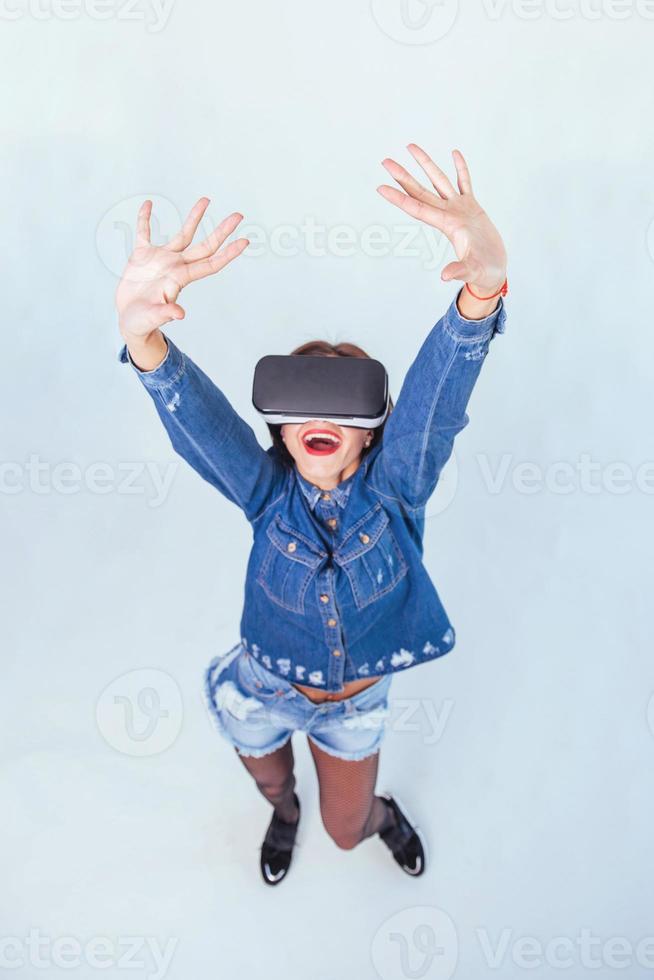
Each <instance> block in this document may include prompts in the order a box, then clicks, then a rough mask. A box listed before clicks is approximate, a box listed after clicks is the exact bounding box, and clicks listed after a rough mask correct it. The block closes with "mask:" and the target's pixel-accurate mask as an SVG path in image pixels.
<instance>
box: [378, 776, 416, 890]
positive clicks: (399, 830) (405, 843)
mask: <svg viewBox="0 0 654 980" xmlns="http://www.w3.org/2000/svg"><path fill="white" fill-rule="evenodd" d="M384 800H385V801H386V804H387V806H388V807H389V809H390V810H391V812H392V814H393V816H394V818H395V823H394V824H393V826H392V827H389V828H388V830H382V831H381V833H380V834H379V836H380V837H381V839H382V840H383V842H384V844H386V846H387V847H388V848H389V849H390V851H391V853H392V854H393V857H394V858H395V860H396V861H397V863H398V864H399V866H400V867H401V868H402V871H406V873H407V874H408V875H412V876H413V877H414V878H417V877H418V875H421V874H422V873H423V871H424V870H425V864H426V859H425V848H424V846H423V843H422V841H421V839H420V837H419V836H418V833H417V830H416V828H415V827H412V826H411V824H410V823H409V821H408V820H407V818H406V817H405V816H404V814H403V813H402V811H401V810H400V808H399V806H398V805H397V802H396V801H395V800H394V799H393V797H392V796H390V795H389V794H388V793H386V794H384Z"/></svg>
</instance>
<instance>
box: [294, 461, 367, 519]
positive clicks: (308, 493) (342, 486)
mask: <svg viewBox="0 0 654 980" xmlns="http://www.w3.org/2000/svg"><path fill="white" fill-rule="evenodd" d="M352 475H354V474H352ZM295 476H296V479H297V482H298V483H299V485H300V489H301V490H302V493H303V494H304V496H305V497H306V499H307V500H308V502H309V507H310V508H311V510H314V509H315V506H316V504H317V503H318V501H319V500H320V497H321V495H322V494H323V493H328V494H329V495H330V497H331V498H332V500H335V501H336V503H337V504H338V506H339V507H341V508H343V507H345V505H346V503H347V501H348V497H349V496H350V491H351V489H352V477H351V476H350V477H348V478H347V480H344V481H343V482H342V483H339V484H338V486H336V487H334V488H333V490H321V488H320V487H317V486H316V485H315V484H314V483H309V481H308V480H305V479H304V477H303V476H301V475H300V473H298V471H297V468H296V470H295Z"/></svg>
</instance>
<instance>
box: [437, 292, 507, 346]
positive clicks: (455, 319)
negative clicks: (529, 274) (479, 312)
mask: <svg viewBox="0 0 654 980" xmlns="http://www.w3.org/2000/svg"><path fill="white" fill-rule="evenodd" d="M457 298H458V297H457ZM444 327H445V329H446V330H447V332H448V333H449V334H450V336H452V337H453V338H454V339H455V340H460V341H479V340H486V339H487V338H489V337H492V336H493V335H494V334H496V333H504V331H505V328H506V309H505V306H504V300H503V298H502V297H501V296H500V298H499V303H498V306H497V309H496V310H493V312H492V313H490V314H489V315H488V316H486V317H484V319H483V320H468V319H467V318H466V317H464V316H461V314H460V313H459V308H458V306H457V305H456V299H455V300H453V301H452V303H451V305H450V307H449V309H448V311H447V313H446V314H445V320H444Z"/></svg>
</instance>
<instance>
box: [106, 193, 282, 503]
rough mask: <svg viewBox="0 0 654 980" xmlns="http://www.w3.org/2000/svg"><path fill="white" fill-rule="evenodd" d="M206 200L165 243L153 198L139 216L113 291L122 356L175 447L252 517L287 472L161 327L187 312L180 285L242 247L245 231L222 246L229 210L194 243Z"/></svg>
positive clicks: (215, 268) (232, 224)
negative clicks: (153, 234)
mask: <svg viewBox="0 0 654 980" xmlns="http://www.w3.org/2000/svg"><path fill="white" fill-rule="evenodd" d="M208 204H209V201H208V199H207V198H202V199H201V200H200V201H198V203H197V204H196V205H195V207H194V208H193V209H192V211H191V213H190V214H189V216H188V218H187V220H186V222H185V223H184V226H183V228H182V229H181V231H180V232H179V234H177V235H176V236H175V237H174V238H173V239H172V240H171V241H170V242H168V244H167V245H161V246H154V245H152V244H151V242H150V214H151V211H152V203H151V202H150V201H146V202H145V203H144V204H143V206H142V207H141V210H140V211H139V216H138V226H137V239H136V248H135V250H134V252H133V254H132V256H131V257H130V260H129V262H128V264H127V268H126V269H125V272H124V274H123V278H122V279H121V282H120V284H119V286H118V291H117V293H116V307H117V310H118V318H119V325H120V332H121V334H122V336H123V339H124V340H125V347H124V348H123V350H122V351H121V355H120V357H121V360H122V361H125V362H126V361H130V362H131V363H132V365H133V367H134V369H135V371H136V373H137V375H138V377H139V378H140V380H141V382H142V383H143V385H144V387H145V388H146V390H147V391H148V392H149V394H150V395H151V397H152V399H153V401H154V404H155V407H156V409H157V412H158V414H159V417H160V418H161V421H162V422H163V424H164V426H165V428H166V431H167V432H168V435H169V436H170V440H171V442H172V445H173V448H174V449H175V451H176V452H177V453H179V455H180V456H182V457H183V458H184V459H185V460H186V461H187V462H188V463H189V464H190V465H191V466H192V467H193V468H194V469H195V470H196V471H197V472H198V473H199V474H200V476H202V477H203V478H204V479H205V480H207V481H208V482H209V483H211V484H212V486H214V487H216V488H217V489H218V490H220V491H221V493H223V494H224V495H225V496H226V497H227V498H228V499H229V500H232V501H233V502H234V503H235V504H237V505H238V506H239V507H241V508H242V509H243V510H244V511H245V514H246V516H247V517H248V519H249V520H251V521H252V520H255V519H256V518H257V516H258V515H259V514H261V513H262V511H263V510H264V509H265V507H266V506H267V504H268V503H269V502H270V501H271V500H273V499H274V497H275V496H276V494H277V492H278V491H279V492H281V487H282V485H283V482H284V480H285V479H286V473H285V470H284V467H283V465H282V464H281V463H280V462H278V461H277V460H276V458H275V457H274V455H273V454H271V453H267V452H265V451H264V450H263V449H262V447H261V446H260V445H259V443H258V442H257V439H256V437H255V435H254V432H253V431H252V429H251V428H250V426H249V425H247V423H246V422H244V421H243V419H241V418H240V416H239V415H238V414H237V413H236V412H235V411H234V409H233V408H232V406H231V405H230V404H229V402H228V400H227V399H226V398H225V396H224V394H223V393H222V392H221V391H220V389H219V388H217V387H216V385H215V384H214V383H213V382H212V381H211V380H210V379H209V378H208V377H207V376H206V375H205V374H204V373H203V372H202V371H201V370H200V369H199V368H198V367H197V366H196V365H195V364H194V363H193V361H191V359H190V358H189V357H187V356H186V355H185V354H183V353H182V352H181V351H180V350H179V349H178V348H177V347H176V346H175V344H173V343H172V341H170V340H168V339H167V338H166V337H165V336H164V335H163V333H162V332H161V327H162V326H163V325H164V324H165V323H168V322H170V321H171V320H181V319H183V318H184V315H185V313H184V310H183V309H182V307H181V306H180V305H179V304H178V303H177V298H178V296H179V293H180V292H181V290H182V289H183V288H184V287H185V286H187V285H189V283H191V282H195V280H196V279H203V278H204V277H205V276H210V275H214V274H215V273H216V272H219V271H220V270H221V269H222V268H224V267H225V266H226V265H227V264H228V263H229V262H231V261H232V260H233V259H235V258H236V257H237V256H238V255H240V254H241V252H243V250H244V249H245V248H246V247H247V245H248V241H247V239H245V238H240V239H237V240H236V241H234V242H231V243H230V244H229V245H227V246H226V247H224V248H223V245H224V242H225V240H226V239H227V238H228V236H229V235H231V233H232V232H233V231H234V230H235V229H236V227H237V225H238V224H239V223H240V222H241V221H242V220H243V218H242V215H240V214H232V215H230V216H229V217H228V218H225V220H224V221H223V222H221V224H220V225H218V227H217V228H216V229H215V231H213V232H212V233H211V235H209V237H208V238H206V239H205V240H204V241H203V242H201V243H199V244H198V245H191V242H192V240H193V236H194V235H195V232H196V230H197V227H198V225H199V223H200V221H201V219H202V215H203V214H204V212H205V211H206V209H207V206H208Z"/></svg>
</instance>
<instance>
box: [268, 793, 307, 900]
mask: <svg viewBox="0 0 654 980" xmlns="http://www.w3.org/2000/svg"><path fill="white" fill-rule="evenodd" d="M293 795H294V798H295V803H296V806H297V808H298V810H299V809H300V801H299V800H298V798H297V795H296V794H293ZM299 822H300V816H299V813H298V818H297V820H296V822H295V823H287V822H286V821H285V820H281V819H280V818H279V817H278V816H277V814H276V813H273V816H272V820H271V821H270V825H269V826H268V830H267V831H266V836H265V838H264V841H263V844H262V845H261V862H260V863H261V874H262V875H263V880H264V881H265V883H266V884H267V885H278V884H279V883H280V881H283V879H284V878H285V877H286V874H287V872H288V869H289V868H290V866H291V858H292V857H293V846H294V844H295V835H296V834H297V828H298V824H299Z"/></svg>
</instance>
